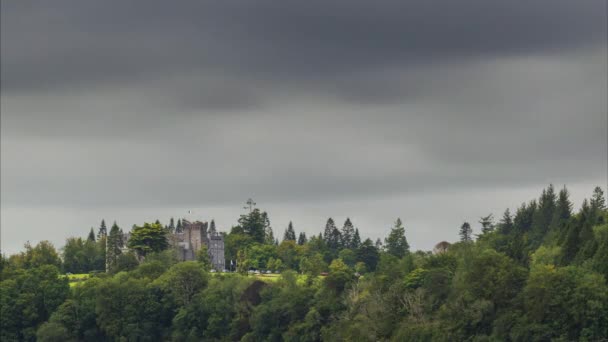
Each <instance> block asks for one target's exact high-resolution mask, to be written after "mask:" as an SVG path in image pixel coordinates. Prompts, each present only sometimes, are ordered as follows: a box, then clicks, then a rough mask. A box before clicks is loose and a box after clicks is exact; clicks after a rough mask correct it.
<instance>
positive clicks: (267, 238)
mask: <svg viewBox="0 0 608 342" xmlns="http://www.w3.org/2000/svg"><path fill="white" fill-rule="evenodd" d="M262 216H263V219H264V243H266V244H268V245H272V244H274V240H275V238H274V231H273V230H272V227H271V226H270V218H268V214H267V213H266V212H264V213H262Z"/></svg>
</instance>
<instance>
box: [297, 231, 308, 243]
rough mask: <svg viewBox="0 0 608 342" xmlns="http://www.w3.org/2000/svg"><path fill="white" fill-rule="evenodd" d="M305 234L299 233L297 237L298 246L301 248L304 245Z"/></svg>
mask: <svg viewBox="0 0 608 342" xmlns="http://www.w3.org/2000/svg"><path fill="white" fill-rule="evenodd" d="M306 241H307V239H306V233H304V232H300V235H299V236H298V245H300V246H302V245H305V244H306Z"/></svg>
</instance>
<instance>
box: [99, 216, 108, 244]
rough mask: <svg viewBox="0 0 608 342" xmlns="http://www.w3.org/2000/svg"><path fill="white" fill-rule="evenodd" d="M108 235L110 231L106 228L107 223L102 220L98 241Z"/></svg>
mask: <svg viewBox="0 0 608 342" xmlns="http://www.w3.org/2000/svg"><path fill="white" fill-rule="evenodd" d="M106 235H108V229H107V228H106V221H105V220H104V219H102V220H101V224H100V225H99V230H98V232H97V239H98V240H99V239H100V238H101V237H103V236H106Z"/></svg>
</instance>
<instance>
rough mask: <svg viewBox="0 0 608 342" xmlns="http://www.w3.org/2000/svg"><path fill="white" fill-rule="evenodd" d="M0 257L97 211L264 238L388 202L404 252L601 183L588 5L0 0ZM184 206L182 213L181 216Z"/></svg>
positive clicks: (602, 8) (598, 102)
mask: <svg viewBox="0 0 608 342" xmlns="http://www.w3.org/2000/svg"><path fill="white" fill-rule="evenodd" d="M1 13H2V31H1V32H2V33H1V35H2V37H1V38H2V41H1V43H2V46H1V47H2V50H1V53H2V61H1V63H2V77H1V79H2V94H1V100H2V102H1V104H2V108H1V109H2V121H1V124H2V125H1V133H2V135H1V153H2V154H1V162H2V164H1V172H2V173H1V205H2V215H1V224H2V241H1V247H2V251H3V252H7V253H14V252H16V251H19V250H20V249H21V248H22V246H23V244H24V243H25V242H26V241H28V240H29V241H32V242H37V241H40V240H45V239H48V240H50V241H52V242H53V243H55V244H56V246H57V247H61V246H62V245H63V243H64V241H65V238H66V237H68V236H85V235H86V234H87V233H88V230H89V228H90V227H91V226H95V227H97V226H98V225H99V221H100V220H101V219H102V218H105V219H106V221H110V223H111V221H113V220H116V221H118V224H119V225H120V226H122V227H124V228H129V227H131V226H132V225H133V224H141V223H143V222H144V221H151V220H155V219H157V218H158V219H160V220H161V221H163V222H166V221H167V220H168V218H169V217H171V216H174V217H176V218H177V217H184V216H186V217H189V218H191V219H192V218H198V219H201V220H210V219H211V218H215V220H216V222H217V224H218V227H219V228H220V229H221V230H229V228H230V227H231V226H232V225H234V224H235V223H236V220H237V219H238V216H239V214H241V213H243V212H244V210H243V205H244V202H245V201H246V200H247V198H249V197H252V198H254V200H255V201H256V202H257V203H258V207H260V208H261V209H263V210H267V211H268V212H269V214H270V218H271V223H272V225H273V228H274V230H275V235H276V236H282V234H283V231H284V229H285V227H286V226H287V224H288V222H289V220H293V222H294V226H295V229H296V232H299V231H302V230H303V231H305V232H306V233H307V234H308V235H310V234H317V233H318V232H319V231H321V230H322V229H323V227H324V224H325V221H326V220H327V218H328V217H330V216H331V217H333V218H334V219H336V221H338V223H339V224H340V226H341V223H342V222H343V221H344V220H345V218H346V217H347V216H348V217H350V218H351V219H352V220H353V223H354V224H355V226H356V227H358V228H359V230H360V231H361V234H362V235H363V237H371V238H373V239H376V238H378V237H382V238H383V237H384V236H385V235H386V233H387V232H388V230H389V229H390V226H391V224H392V222H393V221H394V220H395V219H396V218H397V217H401V218H402V219H403V221H404V223H405V226H406V233H407V237H408V239H409V241H410V244H411V245H412V247H413V248H414V249H430V248H432V246H433V245H434V244H435V243H437V242H439V241H441V240H448V241H453V240H456V239H457V233H458V227H459V226H460V225H461V224H462V222H463V221H464V220H468V221H470V222H472V223H473V227H474V230H475V231H479V227H478V226H479V225H478V224H477V221H478V218H479V217H480V216H482V215H486V214H488V213H494V215H495V216H500V215H501V213H502V212H503V211H504V210H505V209H506V208H511V209H512V210H513V209H514V208H515V207H517V206H519V205H520V204H521V202H523V201H527V200H530V199H532V198H534V197H537V196H538V194H539V193H540V191H541V189H542V188H543V187H545V186H547V185H548V184H549V183H553V184H555V185H556V186H557V187H561V186H563V185H564V184H566V185H567V186H568V188H569V189H570V191H571V193H572V197H573V200H574V201H575V203H576V207H577V208H578V207H579V206H580V202H581V200H582V198H583V197H588V196H589V195H590V194H591V192H592V190H593V187H594V186H595V185H601V186H603V187H605V186H606V183H607V178H606V177H607V173H608V170H607V145H608V137H607V128H608V122H607V104H606V103H607V102H606V97H607V92H608V89H607V84H606V82H607V72H608V70H607V66H606V59H607V46H606V41H607V37H606V32H607V29H606V13H607V12H606V4H605V2H604V1H600V0H576V1H573V0H543V1H534V0H528V1H488V0H466V1H463V0H460V1H429V0H423V1H422V0H421V1H353V0H349V1H327V0H323V1H310V0H308V1H272V2H266V1H240V2H237V1H207V2H205V1H180V2H177V3H174V2H171V3H170V2H167V1H128V2H127V1H95V2H88V1H87V2H85V1H76V0H74V1H52V2H51V1H27V0H19V1H3V2H2V10H1ZM188 210H192V211H193V214H192V215H186V212H187V211H188Z"/></svg>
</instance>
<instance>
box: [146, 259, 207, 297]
mask: <svg viewBox="0 0 608 342" xmlns="http://www.w3.org/2000/svg"><path fill="white" fill-rule="evenodd" d="M207 282H208V276H207V273H206V272H205V271H204V270H203V267H202V265H201V264H200V263H198V262H194V261H185V262H180V263H178V264H175V265H173V266H172V267H171V268H170V269H169V270H168V271H167V273H165V274H163V275H162V276H161V277H160V278H159V279H158V280H157V281H156V283H158V284H159V286H160V287H161V288H162V289H164V290H165V291H167V292H168V293H170V294H171V295H172V296H173V298H174V300H175V301H176V303H178V304H179V305H183V306H187V305H188V304H190V302H191V301H192V297H194V295H195V294H197V293H198V292H199V291H200V290H202V289H203V288H204V287H205V285H207Z"/></svg>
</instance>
